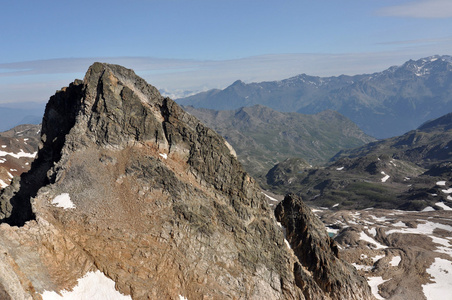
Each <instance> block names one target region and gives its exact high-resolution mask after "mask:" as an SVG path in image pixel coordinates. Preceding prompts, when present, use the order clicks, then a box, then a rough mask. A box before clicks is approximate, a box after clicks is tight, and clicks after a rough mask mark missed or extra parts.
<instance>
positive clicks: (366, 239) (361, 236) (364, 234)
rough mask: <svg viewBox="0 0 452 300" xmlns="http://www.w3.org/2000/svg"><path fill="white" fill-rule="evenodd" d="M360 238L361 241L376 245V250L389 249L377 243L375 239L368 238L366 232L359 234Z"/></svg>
mask: <svg viewBox="0 0 452 300" xmlns="http://www.w3.org/2000/svg"><path fill="white" fill-rule="evenodd" d="M359 238H360V239H361V240H364V241H366V242H368V243H371V244H374V245H375V249H385V248H388V247H387V246H384V245H382V244H380V243H379V242H377V241H376V240H374V239H373V238H371V237H370V236H368V235H367V234H366V233H365V232H363V231H361V232H360V233H359Z"/></svg>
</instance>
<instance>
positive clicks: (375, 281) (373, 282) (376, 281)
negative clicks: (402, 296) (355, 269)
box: [367, 276, 389, 300]
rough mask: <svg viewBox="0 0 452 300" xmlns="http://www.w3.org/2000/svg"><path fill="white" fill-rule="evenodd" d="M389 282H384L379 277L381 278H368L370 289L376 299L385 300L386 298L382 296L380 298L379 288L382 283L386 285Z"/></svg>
mask: <svg viewBox="0 0 452 300" xmlns="http://www.w3.org/2000/svg"><path fill="white" fill-rule="evenodd" d="M388 280H389V279H387V280H384V279H383V277H381V276H379V277H368V278H367V281H368V282H369V286H370V289H371V290H372V294H373V295H374V296H375V298H377V299H380V300H384V299H385V298H383V297H382V296H380V294H379V293H378V286H379V285H380V284H382V283H385V282H386V281H388Z"/></svg>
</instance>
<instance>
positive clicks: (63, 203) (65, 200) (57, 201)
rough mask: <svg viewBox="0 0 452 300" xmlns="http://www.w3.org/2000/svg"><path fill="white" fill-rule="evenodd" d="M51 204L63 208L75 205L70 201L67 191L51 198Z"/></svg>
mask: <svg viewBox="0 0 452 300" xmlns="http://www.w3.org/2000/svg"><path fill="white" fill-rule="evenodd" d="M52 204H54V205H56V207H62V208H64V209H69V208H75V205H74V203H72V201H71V197H69V194H68V193H63V194H61V195H58V196H56V197H55V198H53V200H52Z"/></svg>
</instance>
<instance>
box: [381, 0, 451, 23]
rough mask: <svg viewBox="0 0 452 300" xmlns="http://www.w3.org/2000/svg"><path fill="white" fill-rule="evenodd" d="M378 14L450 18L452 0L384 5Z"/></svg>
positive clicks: (425, 0)
mask: <svg viewBox="0 0 452 300" xmlns="http://www.w3.org/2000/svg"><path fill="white" fill-rule="evenodd" d="M379 14H380V15H383V16H391V17H407V18H431V19H443V18H452V1H450V0H422V1H414V2H410V3H406V4H402V5H395V6H389V7H385V8H383V9H382V10H380V11H379Z"/></svg>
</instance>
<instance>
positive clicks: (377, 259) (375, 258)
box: [372, 254, 385, 263]
mask: <svg viewBox="0 0 452 300" xmlns="http://www.w3.org/2000/svg"><path fill="white" fill-rule="evenodd" d="M383 257H385V255H384V254H382V255H375V257H372V261H373V262H374V263H376V262H377V261H379V260H380V259H382V258H383Z"/></svg>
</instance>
